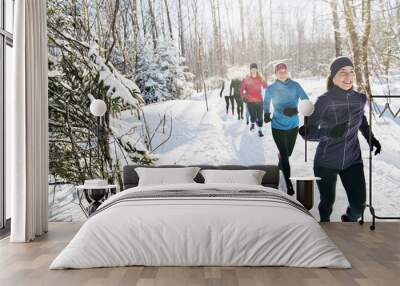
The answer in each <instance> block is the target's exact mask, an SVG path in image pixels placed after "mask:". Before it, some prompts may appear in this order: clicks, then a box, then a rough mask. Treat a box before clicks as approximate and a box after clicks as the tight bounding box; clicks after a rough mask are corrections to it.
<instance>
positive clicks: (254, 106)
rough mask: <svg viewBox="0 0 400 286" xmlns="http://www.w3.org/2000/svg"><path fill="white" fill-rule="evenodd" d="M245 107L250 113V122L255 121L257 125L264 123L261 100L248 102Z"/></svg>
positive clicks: (260, 125)
mask: <svg viewBox="0 0 400 286" xmlns="http://www.w3.org/2000/svg"><path fill="white" fill-rule="evenodd" d="M247 108H248V110H249V113H250V122H251V123H253V124H254V123H255V122H257V125H258V126H259V127H262V126H263V123H264V114H263V103H262V102H248V103H247Z"/></svg>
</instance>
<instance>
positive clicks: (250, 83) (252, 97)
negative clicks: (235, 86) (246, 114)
mask: <svg viewBox="0 0 400 286" xmlns="http://www.w3.org/2000/svg"><path fill="white" fill-rule="evenodd" d="M264 88H267V83H266V82H265V81H264V80H263V79H261V78H259V77H251V76H248V77H246V78H245V79H244V80H243V82H242V85H241V86H240V96H241V97H243V98H245V99H246V101H247V102H262V101H263V96H262V93H263V89H264Z"/></svg>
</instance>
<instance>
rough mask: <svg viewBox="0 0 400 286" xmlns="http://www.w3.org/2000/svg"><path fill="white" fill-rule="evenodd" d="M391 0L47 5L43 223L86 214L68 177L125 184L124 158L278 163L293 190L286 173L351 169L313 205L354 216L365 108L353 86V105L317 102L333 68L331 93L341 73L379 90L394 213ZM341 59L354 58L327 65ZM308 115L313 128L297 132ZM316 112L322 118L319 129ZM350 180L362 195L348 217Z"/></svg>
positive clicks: (397, 49)
mask: <svg viewBox="0 0 400 286" xmlns="http://www.w3.org/2000/svg"><path fill="white" fill-rule="evenodd" d="M355 2H357V3H358V2H359V3H358V4H360V3H362V4H363V5H358V4H357V3H355ZM395 2H396V1H391V0H386V1H380V2H379V3H375V2H373V3H371V1H361V0H360V1H347V0H346V1H343V3H340V4H339V3H336V2H335V3H333V2H331V3H330V2H324V1H294V0H291V1H286V2H285V3H283V2H282V1H273V0H270V1H246V0H237V1H227V0H210V1H197V0H186V1H170V0H155V1H154V0H152V1H150V0H149V1H147V0H137V1H136V0H116V1H108V0H106V1H63V0H49V1H48V42H49V160H50V165H49V166H50V170H49V171H50V176H49V218H50V220H62V221H81V220H85V215H84V213H83V212H82V210H81V208H80V207H79V204H78V203H79V199H83V200H84V199H85V197H82V193H80V192H78V191H77V190H76V186H78V185H82V184H83V183H84V182H85V181H86V180H90V179H98V178H101V179H104V180H106V181H107V183H109V184H115V185H117V186H120V185H122V172H121V170H122V168H123V166H125V165H127V164H143V165H162V164H178V165H190V164H212V165H221V164H243V165H253V164H254V165H255V164H279V166H280V168H281V183H282V186H283V187H282V191H287V192H288V193H292V192H293V191H294V187H295V186H293V185H292V181H291V180H290V179H289V177H290V176H314V175H315V174H318V175H319V176H321V177H324V176H325V177H326V176H329V175H332V174H333V173H335V174H338V175H339V176H341V177H342V179H343V177H345V176H350V177H351V178H353V179H352V180H351V182H350V183H346V182H345V179H344V181H343V180H342V181H343V183H342V182H341V180H338V181H337V186H336V202H335V203H334V205H333V212H332V214H330V213H329V212H330V211H329V208H330V205H331V204H333V201H332V194H331V193H322V196H320V192H318V188H317V187H316V191H315V203H314V208H313V209H312V210H311V213H312V214H313V215H315V217H316V218H318V219H321V220H324V219H326V220H328V219H331V220H340V219H343V217H342V215H343V214H346V215H347V216H348V217H347V218H344V219H352V216H358V211H359V210H357V208H358V207H359V206H360V200H361V201H362V198H361V197H360V196H362V190H363V189H365V188H367V187H368V160H367V159H368V156H369V146H368V142H367V140H366V139H368V136H367V131H368V122H367V121H364V120H363V115H364V112H365V114H366V115H368V104H367V103H366V102H365V100H364V101H363V99H362V98H365V97H362V96H360V95H359V93H357V92H355V93H354V94H355V96H354V97H351V98H350V99H351V100H352V104H353V105H351V104H350V105H348V106H349V108H350V106H353V107H354V105H355V104H358V105H359V106H361V108H360V109H359V110H353V109H351V111H350V109H348V110H347V111H346V110H344V109H341V110H339V111H337V112H332V113H329V109H328V111H327V110H326V109H324V108H325V107H327V106H330V104H332V101H331V100H330V99H331V98H328V99H326V100H325V99H324V97H320V96H321V95H323V94H325V93H326V91H327V86H326V82H327V77H328V76H330V77H331V83H332V84H333V85H335V87H334V88H333V89H332V90H333V91H332V93H333V94H339V95H340V94H341V89H335V88H336V87H337V86H341V85H340V82H339V81H338V78H339V77H340V76H341V77H342V84H343V86H341V87H342V88H344V90H346V89H347V88H351V87H352V86H353V85H354V90H355V91H359V92H362V93H364V94H367V95H370V94H374V95H378V94H379V95H384V96H383V97H382V98H376V99H374V102H373V104H372V106H373V117H372V118H373V120H374V121H373V126H374V127H373V128H374V129H373V134H374V136H373V137H374V141H373V142H371V144H370V145H371V148H373V150H374V152H376V153H377V156H374V158H373V162H374V169H373V174H374V181H373V184H374V197H375V205H376V208H377V211H380V213H381V214H382V215H398V214H399V212H400V207H399V206H398V205H399V203H400V201H399V200H400V192H399V187H400V163H399V162H400V147H399V144H397V142H398V141H399V139H400V126H399V123H400V119H399V116H398V115H399V111H398V110H400V100H396V99H390V98H389V95H396V94H397V95H399V94H400V84H399V83H400V61H399V58H400V46H399V43H400V33H398V31H395V30H393V29H389V28H390V27H392V26H396V25H397V26H399V25H400V11H399V10H400V9H399V8H398V6H397V8H396V7H395V6H394V5H396V4H395ZM352 5H354V6H352ZM327 11H328V12H327ZM371 11H378V12H377V13H375V12H374V13H372V12H371ZM361 14H363V15H367V16H365V17H359V15H361ZM355 27H357V29H358V30H357V31H356V30H355ZM383 34H384V35H386V36H385V37H383V36H382V35H383ZM341 55H347V56H349V57H350V58H340V59H337V60H336V61H332V60H333V59H334V58H335V57H336V56H341ZM349 67H352V69H350V70H348V68H349ZM352 76H354V79H353V77H352ZM349 78H350V79H349ZM356 79H357V81H356ZM353 81H354V82H353ZM346 84H347V85H349V87H346ZM325 98H326V96H325ZM344 98H345V97H343V99H344ZM347 99H348V98H347V97H346V100H347ZM357 100H359V101H357ZM318 102H319V103H318ZM104 103H105V105H104ZM299 104H300V105H299ZM343 104H348V102H347V101H346V102H342V101H341V100H338V101H337V102H336V105H337V106H342V105H343ZM363 104H365V108H364V107H362V106H363ZM353 107H351V108H353ZM321 108H322V109H321ZM314 109H315V110H314ZM312 110H313V111H314V113H313V114H312V115H311V116H310V117H308V121H307V122H308V123H307V124H309V125H307V126H309V127H310V128H309V130H308V132H309V133H308V135H306V136H305V134H304V133H302V132H303V131H304V130H303V129H302V128H300V134H299V130H298V128H299V127H301V126H303V125H304V118H305V117H304V115H308V113H311V111H312ZM96 115H97V116H96ZM323 116H325V117H329V118H330V120H325V121H324V122H325V123H326V125H325V126H318V127H316V126H313V122H317V121H318V120H319V118H322V117H323ZM335 116H336V117H335ZM317 117H318V118H317ZM338 118H339V120H338ZM317 119H318V120H317ZM367 119H368V116H367ZM313 128H314V129H313ZM365 128H366V129H365ZM321 130H322V131H321ZM358 131H360V132H358ZM321 132H324V133H323V134H322V133H321ZM317 133H318V134H317ZM316 134H317V135H316ZM321 134H322V135H321ZM351 134H353V135H354V136H353V137H352V139H351V140H350V139H349V138H350V137H351V136H350V135H351ZM363 135H364V136H363ZM307 136H309V137H307ZM313 136H314V137H313ZM315 136H317V137H318V136H319V137H318V138H320V137H321V136H325V137H324V138H330V139H329V140H331V141H329V142H335V144H336V143H337V142H339V141H341V140H342V141H341V142H343V144H345V145H343V146H342V147H340V148H342V149H340V148H339V149H340V150H350V149H349V148H353V149H351V150H352V151H351V152H350V153H351V154H352V155H351V156H349V153H348V154H343V153H341V151H338V150H339V149H336V150H335V149H334V148H333V147H332V144H330V143H326V144H325V143H323V142H319V143H318V142H313V141H316V137H315ZM346 136H347V137H346ZM305 137H307V138H308V139H310V140H308V142H307V145H306V142H305V140H304V138H305ZM357 137H358V138H359V144H360V147H358V143H357V139H355V138H357ZM364 137H366V139H364ZM344 138H347V139H348V140H350V141H352V143H347V141H346V140H347V139H344ZM318 140H319V139H318ZM318 140H317V141H318ZM332 140H333V141H332ZM334 140H336V141H334ZM343 140H344V141H343ZM320 141H321V140H320ZM322 141H323V140H322ZM345 141H346V143H344V142H345ZM324 144H325V145H324ZM338 144H339V143H337V144H336V145H335V146H336V147H337V146H339V145H340V144H341V143H340V144H339V145H338ZM351 144H353V145H351ZM349 146H350V147H349ZM358 148H360V149H358ZM327 150H328V151H327ZM324 152H325V153H324ZM326 152H328V153H326ZM358 152H360V153H358ZM378 153H380V154H378ZM327 154H328V155H327ZM326 156H328V157H329V156H331V157H332V158H333V157H334V159H332V160H330V161H329V160H328V159H326V158H327V157H326ZM314 158H316V161H318V162H320V164H317V165H320V167H321V168H319V169H318V168H316V170H315V173H314V163H313V161H314ZM362 159H363V160H364V165H360V164H359V167H357V168H356V169H348V167H350V166H353V165H354V164H355V163H361V162H362ZM324 160H328V161H329V162H332V161H335V162H337V164H336V165H329V164H330V163H329V164H328V163H327V164H325V165H324V163H321V162H325V161H324ZM324 168H325V169H324ZM327 169H329V170H327ZM332 170H346V172H342V173H340V172H333V171H332ZM363 170H364V173H365V176H366V178H367V180H366V181H367V184H365V180H363V179H362V178H361V177H362V172H363ZM347 171H348V172H347ZM354 178H360V179H359V180H357V179H354ZM318 184H319V185H318V186H319V187H323V188H327V189H332V185H334V183H333V182H331V183H329V182H327V181H326V180H323V183H321V182H319V183H318ZM320 184H322V185H320ZM355 184H359V185H357V186H355ZM344 186H346V188H347V189H348V188H350V189H353V188H357V189H360V190H361V191H360V192H361V193H356V194H353V193H352V194H350V196H349V198H350V200H353V201H354V200H355V201H357V202H356V203H355V205H356V206H355V208H354V207H353V208H352V209H351V210H347V212H346V208H347V205H348V195H347V194H346V191H345V188H344ZM334 189H335V187H333V190H334ZM321 201H322V202H323V203H322V206H321V207H320V209H318V205H319V203H320V202H321ZM321 209H322V210H321ZM366 215H367V217H366V219H369V218H370V216H369V214H366ZM323 216H325V217H323Z"/></svg>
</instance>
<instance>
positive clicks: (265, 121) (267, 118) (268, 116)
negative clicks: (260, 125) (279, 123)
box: [264, 112, 272, 124]
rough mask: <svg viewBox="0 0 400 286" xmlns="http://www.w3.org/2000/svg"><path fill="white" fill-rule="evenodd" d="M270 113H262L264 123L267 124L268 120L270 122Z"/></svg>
mask: <svg viewBox="0 0 400 286" xmlns="http://www.w3.org/2000/svg"><path fill="white" fill-rule="evenodd" d="M271 120H272V119H271V113H269V112H265V113H264V123H265V124H267V123H268V122H271Z"/></svg>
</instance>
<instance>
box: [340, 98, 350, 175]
mask: <svg viewBox="0 0 400 286" xmlns="http://www.w3.org/2000/svg"><path fill="white" fill-rule="evenodd" d="M345 96H346V100H347V111H348V113H349V123H348V124H347V131H346V135H345V136H344V150H343V162H342V170H343V168H344V163H345V161H346V145H347V135H348V133H349V127H350V123H351V113H350V103H349V95H347V94H346V95H345Z"/></svg>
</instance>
